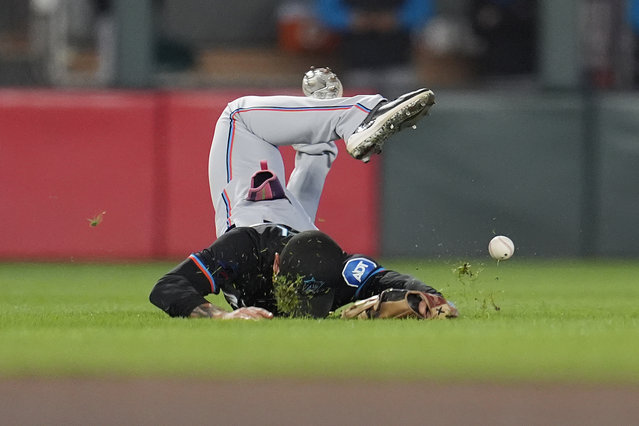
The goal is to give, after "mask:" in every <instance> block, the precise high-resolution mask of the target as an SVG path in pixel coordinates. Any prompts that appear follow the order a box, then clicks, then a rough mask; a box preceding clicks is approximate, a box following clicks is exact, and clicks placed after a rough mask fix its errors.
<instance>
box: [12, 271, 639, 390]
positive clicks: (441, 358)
mask: <svg viewBox="0 0 639 426" xmlns="http://www.w3.org/2000/svg"><path fill="white" fill-rule="evenodd" d="M471 263H472V267H471V271H473V272H474V273H477V272H479V273H478V274H477V275H475V276H474V277H472V278H471V277H470V276H468V275H463V276H461V277H460V276H459V275H458V274H457V273H454V272H453V270H454V269H456V267H457V266H459V263H457V262H454V261H413V262H408V261H402V262H398V261H387V262H385V266H387V267H391V268H396V269H398V270H400V271H402V272H407V273H411V274H413V275H415V276H417V277H419V278H421V279H422V280H424V281H425V282H427V283H430V284H432V285H433V286H435V287H437V288H440V289H442V290H443V291H444V293H445V294H446V296H448V298H449V299H451V300H453V301H455V302H456V304H457V306H458V308H459V310H460V312H461V317H460V318H458V319H455V320H447V321H416V320H388V321H342V320H339V319H325V320H310V319H308V320H301V319H296V320H290V319H275V320H272V321H261V322H253V321H241V320H235V321H210V320H187V319H171V318H169V317H168V316H166V315H165V314H164V313H163V312H161V311H160V310H158V309H157V308H155V307H154V306H152V305H151V304H150V303H149V302H148V293H149V291H150V289H151V287H152V286H153V284H154V283H155V281H156V280H157V278H158V277H159V276H161V275H162V274H163V273H164V272H165V271H167V270H168V269H169V268H170V267H171V266H172V265H171V264H167V263H152V264H140V265H130V264H127V265H117V264H74V263H69V264H31V263H24V264H20V263H5V264H1V263H0V377H29V376H51V377H64V376H74V377H78V376H82V377H86V376H90V377H105V376H109V377H111V376H127V377H128V376H132V377H205V378H224V379H228V378H255V377H257V378H320V379H335V378H346V379H348V378H366V377H372V378H376V379H393V378H401V379H406V380H422V379H429V378H432V379H437V380H453V381H468V380H471V381H491V382H494V381H497V382H514V381H541V382H553V381H556V382H575V383H633V384H637V383H639V361H638V359H639V358H638V356H639V306H638V305H639V280H638V279H637V277H638V276H639V261H588V262H586V261H561V262H559V261H556V262H552V261H524V260H521V259H517V258H515V259H513V260H509V261H507V262H502V263H501V264H499V265H498V264H496V263H493V262H484V263H483V264H482V262H471ZM211 300H212V301H213V302H214V303H218V304H220V305H222V306H226V307H228V305H226V303H225V302H223V299H220V298H211Z"/></svg>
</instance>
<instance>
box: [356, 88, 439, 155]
mask: <svg viewBox="0 0 639 426" xmlns="http://www.w3.org/2000/svg"><path fill="white" fill-rule="evenodd" d="M434 103H435V95H434V94H433V92H432V91H430V90H428V89H419V90H416V91H414V92H410V93H406V94H405V95H402V96H400V97H399V98H397V99H395V100H394V101H391V102H388V101H382V102H380V103H379V104H378V105H377V106H376V107H375V108H373V109H372V110H371V112H370V113H369V114H368V115H367V116H366V119H365V120H364V121H363V122H362V124H360V125H359V127H358V128H357V130H355V133H353V134H352V135H351V136H350V137H349V138H348V140H347V141H346V150H347V151H348V153H349V154H350V155H351V156H353V158H356V159H358V160H362V161H363V162H365V163H367V162H368V161H369V160H370V159H371V156H372V155H373V154H379V153H380V152H382V147H383V146H384V142H386V139H388V138H389V137H390V136H392V135H394V134H395V133H397V132H400V131H401V130H404V129H405V128H407V127H412V128H413V129H414V128H416V125H415V123H417V121H418V120H419V119H420V118H422V117H423V116H424V115H426V114H428V110H430V107H431V106H433V104H434Z"/></svg>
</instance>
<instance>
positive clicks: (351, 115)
mask: <svg viewBox="0 0 639 426" xmlns="http://www.w3.org/2000/svg"><path fill="white" fill-rule="evenodd" d="M383 99H384V98H383V97H382V96H381V95H358V96H354V97H348V98H335V99H315V98H308V97H304V96H246V97H242V98H239V99H236V100H235V101H233V102H231V103H230V104H229V120H230V122H231V123H230V124H231V127H232V129H236V128H243V129H246V130H247V131H248V132H249V133H252V134H253V135H255V136H257V137H259V138H260V139H262V140H263V141H264V142H266V143H269V144H271V145H275V146H282V145H294V144H316V143H326V142H331V141H334V140H337V139H345V138H346V137H348V136H350V135H351V134H353V133H354V132H355V131H356V129H357V127H358V126H359V125H360V124H361V123H362V121H364V120H365V119H366V117H367V116H368V114H369V113H370V112H371V110H372V109H373V108H374V107H375V106H377V105H378V104H379V103H380V102H381V101H382V100H383ZM232 129H231V130H232Z"/></svg>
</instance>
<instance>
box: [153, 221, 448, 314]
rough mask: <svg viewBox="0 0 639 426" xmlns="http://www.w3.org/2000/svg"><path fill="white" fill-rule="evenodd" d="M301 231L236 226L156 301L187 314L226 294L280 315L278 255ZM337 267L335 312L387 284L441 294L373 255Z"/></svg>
mask: <svg viewBox="0 0 639 426" xmlns="http://www.w3.org/2000/svg"><path fill="white" fill-rule="evenodd" d="M297 233H298V232H297V231H296V230H294V229H292V228H290V227H288V226H285V225H279V224H260V225H256V226H250V227H238V228H233V229H231V230H229V231H228V232H226V233H225V234H223V235H222V236H221V237H220V238H218V239H217V240H216V241H215V242H214V243H213V244H211V246H209V247H208V248H205V249H204V250H202V251H200V252H197V253H193V254H191V255H190V256H189V257H188V258H187V259H185V260H184V261H183V262H182V263H180V264H179V265H178V266H177V267H175V268H174V269H173V270H172V271H170V272H169V273H167V274H166V275H164V276H163V277H162V278H160V280H159V281H158V282H157V284H156V285H155V286H154V288H153V290H152V291H151V294H150V296H149V299H150V301H151V303H153V304H154V305H155V306H157V307H159V308H160V309H162V310H164V311H165V312H166V313H167V314H169V315H170V316H172V317H188V316H189V314H190V313H191V312H192V311H193V309H195V308H196V307H197V306H199V305H201V304H204V303H208V301H207V300H206V299H205V298H204V296H206V295H208V294H211V293H212V294H218V293H219V292H220V291H221V292H222V293H223V295H224V298H225V299H226V301H227V302H228V303H229V305H231V307H232V308H233V309H238V308H240V307H246V306H257V307H260V308H264V309H266V310H268V311H270V312H272V313H273V314H274V315H278V314H279V312H278V310H277V302H276V299H275V296H274V289H273V262H274V260H275V253H281V252H282V249H283V248H284V246H285V245H286V243H287V242H288V241H289V240H290V239H291V238H292V237H293V235H295V234H297ZM335 267H336V268H340V269H341V277H342V281H341V282H339V283H338V284H337V286H336V288H335V298H334V302H333V307H332V310H335V309H337V308H339V307H340V306H343V305H345V304H348V303H350V302H352V301H354V300H359V299H365V298H367V297H370V296H372V295H374V294H379V293H381V292H382V291H383V290H385V289H388V288H396V289H409V290H418V291H424V292H428V293H433V294H438V295H439V294H440V293H439V292H437V291H436V290H434V289H433V288H432V287H430V286H428V285H426V284H424V283H422V282H421V281H419V280H417V279H416V278H414V277H411V276H409V275H404V274H400V273H397V272H395V271H391V270H387V269H385V268H383V267H382V266H381V265H379V264H378V263H377V262H376V261H375V260H373V259H371V258H370V257H368V256H364V255H358V254H348V253H343V259H342V260H341V262H340V263H339V264H337V265H335Z"/></svg>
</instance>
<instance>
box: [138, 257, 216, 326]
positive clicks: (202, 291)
mask: <svg viewBox="0 0 639 426" xmlns="http://www.w3.org/2000/svg"><path fill="white" fill-rule="evenodd" d="M198 260H199V259H197V257H196V255H191V256H189V258H188V259H186V260H184V261H183V262H182V263H180V264H179V265H178V266H176V267H175V268H174V269H173V270H172V271H170V272H169V273H167V274H166V275H164V276H163V277H162V278H160V279H159V280H158V282H157V283H156V284H155V286H154V287H153V290H151V294H150V295H149V300H150V301H151V303H152V304H154V305H155V306H157V307H158V308H160V309H162V310H163V311H164V312H166V313H167V314H169V315H170V316H172V317H190V316H191V314H193V313H196V315H197V316H204V315H203V314H204V309H205V308H204V307H207V306H211V307H210V308H209V307H207V308H206V310H207V311H208V312H209V315H207V316H209V317H213V314H214V313H216V312H217V310H220V311H221V310H222V309H221V308H217V310H216V309H215V308H213V307H212V306H213V305H211V304H210V303H209V302H208V301H207V300H206V299H205V298H204V296H205V295H207V294H210V293H217V292H218V291H219V290H217V288H215V286H214V285H213V287H212V286H211V282H210V281H209V278H211V279H212V276H210V273H208V275H209V276H206V274H204V273H203V272H202V270H201V269H200V268H199V267H198V264H197V261H198ZM216 290H217V291H216ZM196 311H197V312H196Z"/></svg>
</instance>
